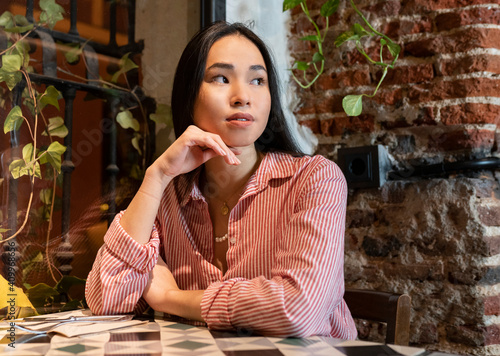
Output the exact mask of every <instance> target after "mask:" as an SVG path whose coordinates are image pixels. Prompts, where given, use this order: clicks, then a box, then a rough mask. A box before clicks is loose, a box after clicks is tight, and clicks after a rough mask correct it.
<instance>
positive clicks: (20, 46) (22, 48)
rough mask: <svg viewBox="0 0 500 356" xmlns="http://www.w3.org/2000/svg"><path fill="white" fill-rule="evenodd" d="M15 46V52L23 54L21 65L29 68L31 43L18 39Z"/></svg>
mask: <svg viewBox="0 0 500 356" xmlns="http://www.w3.org/2000/svg"><path fill="white" fill-rule="evenodd" d="M14 48H15V50H14V51H13V53H17V54H19V55H20V56H21V58H22V64H21V65H22V66H23V67H24V68H27V67H28V66H29V62H30V55H29V51H30V45H29V44H28V42H26V41H17V42H16V46H15V47H14Z"/></svg>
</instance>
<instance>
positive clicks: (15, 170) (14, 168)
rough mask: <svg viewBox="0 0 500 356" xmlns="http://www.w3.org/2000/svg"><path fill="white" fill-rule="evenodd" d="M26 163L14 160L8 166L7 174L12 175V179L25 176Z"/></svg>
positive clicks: (21, 160)
mask: <svg viewBox="0 0 500 356" xmlns="http://www.w3.org/2000/svg"><path fill="white" fill-rule="evenodd" d="M27 171H28V170H27V168H26V162H24V159H16V160H14V161H12V162H11V163H10V164H9V172H10V174H12V178H14V179H18V178H19V177H21V176H23V175H25V174H26V173H23V172H27Z"/></svg>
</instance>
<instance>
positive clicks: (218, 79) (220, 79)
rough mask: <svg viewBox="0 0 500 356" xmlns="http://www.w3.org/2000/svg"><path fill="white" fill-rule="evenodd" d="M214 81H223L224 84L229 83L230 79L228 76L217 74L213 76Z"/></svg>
mask: <svg viewBox="0 0 500 356" xmlns="http://www.w3.org/2000/svg"><path fill="white" fill-rule="evenodd" d="M212 81H213V82H217V83H222V84H227V83H229V80H227V78H226V77H225V76H223V75H216V76H215V77H213V78H212Z"/></svg>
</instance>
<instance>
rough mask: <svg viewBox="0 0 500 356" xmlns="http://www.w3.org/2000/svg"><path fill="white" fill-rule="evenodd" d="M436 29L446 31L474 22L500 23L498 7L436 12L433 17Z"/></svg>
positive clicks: (473, 23)
mask: <svg viewBox="0 0 500 356" xmlns="http://www.w3.org/2000/svg"><path fill="white" fill-rule="evenodd" d="M435 23H436V28H437V30H438V31H448V30H451V29H454V28H457V27H462V26H467V25H475V24H495V25H498V24H500V10H499V9H498V8H487V7H476V8H472V9H466V10H460V11H457V12H446V13H442V14H438V15H437V16H436V19H435Z"/></svg>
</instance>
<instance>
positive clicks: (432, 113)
mask: <svg viewBox="0 0 500 356" xmlns="http://www.w3.org/2000/svg"><path fill="white" fill-rule="evenodd" d="M437 110H438V109H437V108H435V107H432V106H426V107H424V108H422V109H420V113H419V114H418V117H417V118H416V119H415V120H413V122H412V123H413V125H414V126H422V125H437V122H436V111H437Z"/></svg>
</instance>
